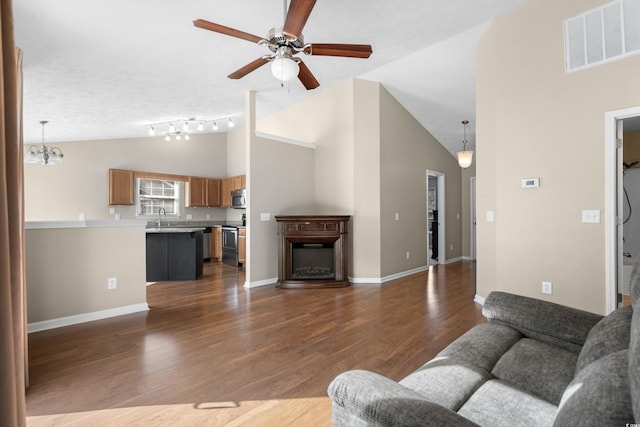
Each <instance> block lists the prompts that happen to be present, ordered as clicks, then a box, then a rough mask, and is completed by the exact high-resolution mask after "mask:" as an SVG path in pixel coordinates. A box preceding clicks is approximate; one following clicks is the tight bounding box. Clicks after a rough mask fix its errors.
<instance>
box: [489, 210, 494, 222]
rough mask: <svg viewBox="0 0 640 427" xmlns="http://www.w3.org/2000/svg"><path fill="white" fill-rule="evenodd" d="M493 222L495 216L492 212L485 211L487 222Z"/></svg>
mask: <svg viewBox="0 0 640 427" xmlns="http://www.w3.org/2000/svg"><path fill="white" fill-rule="evenodd" d="M493 221H495V214H494V213H493V211H487V222H493Z"/></svg>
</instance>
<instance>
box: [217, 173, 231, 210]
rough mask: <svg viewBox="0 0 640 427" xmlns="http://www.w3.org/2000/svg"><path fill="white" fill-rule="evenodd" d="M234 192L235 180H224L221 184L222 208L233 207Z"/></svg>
mask: <svg viewBox="0 0 640 427" xmlns="http://www.w3.org/2000/svg"><path fill="white" fill-rule="evenodd" d="M232 190H233V178H223V179H222V180H221V182H220V207H221V208H230V207H231V191H232Z"/></svg>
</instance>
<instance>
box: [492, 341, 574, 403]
mask: <svg viewBox="0 0 640 427" xmlns="http://www.w3.org/2000/svg"><path fill="white" fill-rule="evenodd" d="M577 359H578V355H577V354H575V353H573V352H571V351H568V350H563V349H561V348H559V347H555V346H552V345H550V344H546V343H544V342H542V341H537V340H532V339H530V338H523V339H521V340H520V341H518V342H517V343H516V344H514V345H513V347H511V348H510V349H509V351H507V352H506V353H505V354H504V356H502V357H501V358H500V360H499V361H498V363H496V366H495V367H494V368H493V370H492V371H491V373H492V374H493V375H494V376H495V377H496V378H498V379H500V380H502V381H504V382H506V383H508V384H511V385H512V386H514V387H516V388H518V389H520V390H523V391H526V392H528V393H531V394H533V395H534V396H537V397H539V398H541V399H544V400H546V401H547V402H549V403H552V404H554V405H556V406H557V405H558V404H559V403H560V398H561V397H562V393H563V392H564V390H565V389H566V388H567V385H569V383H570V382H571V380H572V379H573V376H574V372H575V368H576V360H577Z"/></svg>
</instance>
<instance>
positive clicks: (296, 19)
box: [282, 0, 316, 37]
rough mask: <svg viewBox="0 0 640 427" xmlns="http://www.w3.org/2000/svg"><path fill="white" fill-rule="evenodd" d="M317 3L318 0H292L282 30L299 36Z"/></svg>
mask: <svg viewBox="0 0 640 427" xmlns="http://www.w3.org/2000/svg"><path fill="white" fill-rule="evenodd" d="M315 4H316V0H291V4H289V11H288V12H287V19H286V20H285V21H284V27H282V31H284V32H285V33H289V34H292V35H294V36H297V37H299V36H300V34H301V33H302V29H303V28H304V25H305V24H306V23H307V19H309V15H311V10H313V6H315Z"/></svg>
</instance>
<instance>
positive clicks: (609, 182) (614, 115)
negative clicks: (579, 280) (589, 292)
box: [605, 106, 640, 312]
mask: <svg viewBox="0 0 640 427" xmlns="http://www.w3.org/2000/svg"><path fill="white" fill-rule="evenodd" d="M605 129H606V158H605V161H606V164H605V175H606V183H605V184H606V187H605V188H606V190H605V197H606V203H605V205H606V208H605V209H606V218H607V220H606V247H607V259H606V265H605V271H606V289H607V293H606V306H607V312H611V311H613V310H615V309H616V308H617V307H619V306H621V305H622V304H623V303H624V301H625V294H627V295H628V293H629V290H628V281H629V278H630V274H629V272H630V271H631V267H632V265H633V260H634V259H636V258H637V257H640V240H639V241H637V242H636V241H635V236H633V235H637V230H640V216H639V215H640V193H638V194H636V192H634V193H630V191H631V190H632V189H634V190H635V187H637V185H636V184H634V183H633V182H631V181H632V180H633V179H635V180H637V182H638V183H640V170H638V168H637V167H638V166H640V106H638V107H633V108H627V109H624V110H617V111H611V112H608V113H607V114H606V122H605ZM636 150H638V151H636ZM636 157H637V159H636ZM636 161H637V162H638V163H635V162H636ZM635 206H637V209H635V212H634V207H635ZM632 219H633V221H632ZM636 221H638V226H637V227H639V228H637V229H636V231H634V227H636ZM625 228H626V230H625ZM625 237H626V239H625ZM631 237H634V239H632V238H631ZM634 252H637V253H634Z"/></svg>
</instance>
